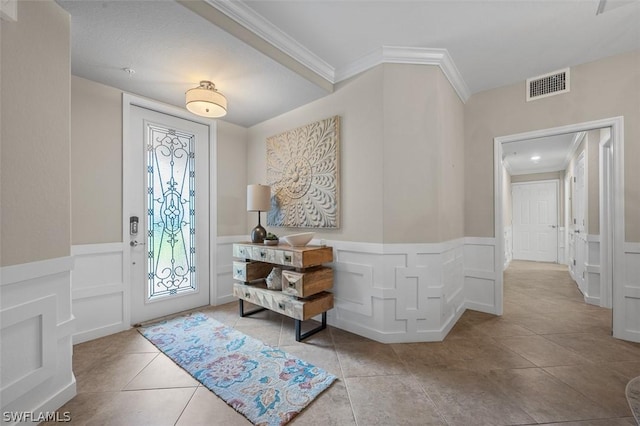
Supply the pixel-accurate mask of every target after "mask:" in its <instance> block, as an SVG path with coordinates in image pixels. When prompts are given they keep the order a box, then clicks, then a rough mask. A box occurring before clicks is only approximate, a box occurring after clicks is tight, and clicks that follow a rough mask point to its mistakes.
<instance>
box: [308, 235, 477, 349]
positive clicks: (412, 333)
mask: <svg viewBox="0 0 640 426" xmlns="http://www.w3.org/2000/svg"><path fill="white" fill-rule="evenodd" d="M314 243H317V241H314ZM327 245H330V246H332V247H333V248H334V262H333V264H332V267H333V269H334V285H333V293H334V297H335V308H334V309H333V310H331V311H329V312H328V322H329V324H331V325H333V326H335V327H337V328H341V329H343V330H347V331H351V332H353V333H356V334H359V335H361V336H365V337H368V338H370V339H373V340H376V341H378V342H382V343H399V342H419V341H441V340H443V339H444V337H445V336H446V335H447V333H448V332H449V330H451V328H452V327H453V325H454V324H455V322H456V321H457V320H458V318H460V316H461V315H462V313H463V312H464V309H465V299H464V280H463V264H464V262H463V258H462V257H463V253H464V249H463V245H464V240H463V239H459V240H453V241H448V242H444V243H436V244H370V243H354V242H342V241H327Z"/></svg>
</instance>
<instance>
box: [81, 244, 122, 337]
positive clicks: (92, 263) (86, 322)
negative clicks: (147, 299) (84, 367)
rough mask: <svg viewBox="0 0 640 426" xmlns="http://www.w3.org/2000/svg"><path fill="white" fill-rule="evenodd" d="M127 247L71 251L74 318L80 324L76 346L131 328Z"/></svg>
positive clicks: (84, 247)
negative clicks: (124, 275) (126, 261)
mask: <svg viewBox="0 0 640 426" xmlns="http://www.w3.org/2000/svg"><path fill="white" fill-rule="evenodd" d="M123 250H124V245H123V243H120V242H118V243H104V244H83V245H75V246H72V247H71V254H72V255H73V256H74V257H75V268H74V270H73V272H72V273H71V288H72V300H73V314H74V315H75V317H76V318H77V320H78V325H77V328H76V333H75V334H74V335H73V343H74V344H77V343H81V342H85V341H87V340H92V339H96V338H98V337H102V336H107V335H109V334H113V333H117V332H119V331H123V330H127V329H128V328H129V323H130V321H129V318H130V314H129V303H130V301H129V291H128V288H127V287H126V285H125V284H124V283H125V280H124V277H123V266H124V265H123V255H124V253H123Z"/></svg>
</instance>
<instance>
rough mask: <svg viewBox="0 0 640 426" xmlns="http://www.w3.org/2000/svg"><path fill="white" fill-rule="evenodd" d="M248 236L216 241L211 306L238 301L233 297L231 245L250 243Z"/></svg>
mask: <svg viewBox="0 0 640 426" xmlns="http://www.w3.org/2000/svg"><path fill="white" fill-rule="evenodd" d="M250 240H251V239H250V238H249V236H248V235H230V236H224V237H218V238H217V239H216V253H215V255H216V256H217V262H216V264H217V271H215V272H216V273H215V276H216V283H215V285H214V286H212V287H211V293H210V295H211V296H210V299H211V304H212V305H216V306H217V305H223V304H225V303H229V302H234V301H236V300H238V298H237V297H234V296H233V270H232V268H233V243H241V242H243V241H250Z"/></svg>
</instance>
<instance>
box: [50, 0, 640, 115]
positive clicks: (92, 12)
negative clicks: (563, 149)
mask: <svg viewBox="0 0 640 426" xmlns="http://www.w3.org/2000/svg"><path fill="white" fill-rule="evenodd" d="M57 1H58V3H59V4H61V5H62V7H64V8H65V9H66V10H67V11H68V12H69V13H70V14H71V16H72V73H73V74H74V75H77V76H80V77H84V78H87V79H90V80H94V81H98V82H101V83H104V84H107V85H110V86H113V87H117V88H120V89H122V90H125V91H127V92H131V93H136V94H139V95H142V96H146V97H149V98H153V99H157V100H160V101H163V102H166V103H169V104H173V105H177V106H184V92H185V91H186V90H187V89H189V88H191V87H195V86H197V84H198V82H199V81H200V80H201V79H207V80H212V81H213V82H214V83H215V84H216V86H217V88H218V89H219V90H220V91H221V92H222V93H224V94H225V96H227V98H228V100H229V114H228V115H227V116H226V117H225V118H224V119H225V120H226V121H230V122H233V123H236V124H240V125H243V126H251V125H253V124H256V123H259V122H261V121H264V120H266V119H268V118H271V117H274V116H277V115H279V114H282V113H284V112H286V111H289V110H291V109H294V108H296V107H297V106H301V105H304V104H306V103H308V102H311V101H313V100H315V99H318V98H320V97H322V96H325V95H326V94H327V93H328V91H327V90H326V89H327V87H330V86H331V85H332V84H333V83H335V82H337V81H338V80H339V79H340V78H341V76H344V75H347V73H346V71H345V70H348V69H350V68H353V66H354V64H356V63H358V61H361V60H362V58H363V57H367V55H370V54H371V53H372V52H375V51H376V50H379V49H381V47H382V46H400V47H419V48H441V49H446V50H447V51H448V53H449V55H450V57H451V59H452V60H453V63H454V64H455V67H457V70H458V71H459V77H460V79H461V81H462V85H465V84H466V87H468V89H469V92H470V93H476V92H479V91H482V90H487V89H491V88H494V87H499V86H502V85H506V84H511V83H515V82H519V81H524V80H525V79H526V78H528V77H533V76H536V75H539V74H543V73H546V72H549V71H553V70H556V69H560V68H564V67H567V66H572V65H576V64H580V63H584V62H589V61H592V60H596V59H599V58H603V57H606V56H611V55H614V54H618V53H622V52H626V51H631V50H636V49H640V25H639V23H640V1H637V0H636V1H631V2H629V0H620V1H621V3H619V5H621V7H607V8H605V12H604V13H602V14H599V15H597V16H596V11H597V9H598V5H599V1H598V0H581V1H577V0H567V1H562V0H556V1H545V0H512V1H499V0H468V1H457V0H442V1H436V0H423V1H419V0H414V1H376V0H373V1H369V0H359V1H356V0H353V1H313V0H298V1H291V0H287V1H245V2H240V1H233V2H230V1H222V0H206V2H203V1H202V0H196V1H191V2H188V7H189V8H187V7H184V6H182V5H181V4H179V3H176V2H173V1H73V0H57ZM607 1H608V3H607V4H608V5H609V6H611V5H614V6H615V5H616V1H617V0H607ZM185 3H187V2H185ZM193 5H195V6H193ZM201 6H203V7H204V8H207V9H208V8H211V9H212V10H213V9H215V11H216V13H218V14H220V11H223V12H224V13H225V14H227V15H231V17H232V18H233V19H234V20H235V21H239V22H242V23H243V25H245V26H249V27H251V28H250V29H251V30H252V31H254V32H256V31H260V34H259V36H260V37H262V38H266V39H267V40H268V41H270V42H271V43H272V44H276V45H278V47H279V48H280V49H281V50H284V51H285V52H287V53H288V54H289V56H290V57H293V58H294V59H295V60H297V61H298V62H300V63H302V64H304V65H306V68H305V70H303V72H300V68H301V66H300V63H297V65H296V66H297V68H298V71H299V72H294V71H292V68H296V66H292V65H291V62H292V61H291V58H290V57H289V58H288V60H284V61H283V60H282V59H281V58H280V59H279V58H278V55H274V54H273V52H271V53H270V52H269V49H265V48H264V47H261V46H260V43H256V42H255V40H254V41H253V42H251V40H250V38H247V37H243V40H245V41H248V42H249V44H251V45H249V44H245V42H243V41H240V40H239V39H238V38H236V37H234V36H232V35H231V34H230V33H228V32H226V31H225V30H223V29H221V28H219V27H218V26H216V25H214V24H212V23H211V22H210V21H211V19H209V18H208V19H205V18H204V17H203V16H205V15H207V13H205V12H206V10H204V9H202V8H201V9H200V11H199V12H198V13H195V12H193V11H192V10H190V9H193V8H194V7H201ZM203 10H204V12H203ZM247 23H249V24H250V25H249V24H247ZM265 28H266V31H261V29H265ZM225 29H226V30H229V31H231V32H232V33H234V34H235V35H236V36H237V35H238V34H239V33H238V31H235V32H234V31H233V29H230V27H229V26H228V25H227V26H226V27H225ZM245 31H246V30H245ZM253 37H254V39H257V37H256V36H255V35H253ZM263 44H264V43H263ZM291 46H293V47H294V48H293V49H289V47H291ZM271 50H273V49H271ZM263 52H264V53H263ZM280 56H283V55H280ZM285 56H286V55H285ZM273 58H275V60H274V59H273ZM125 67H131V68H133V69H135V71H136V73H135V74H133V75H131V76H130V75H128V74H127V73H125V72H123V71H122V68H125ZM455 67H454V68H455ZM303 68H304V67H303ZM309 69H311V70H312V72H311V74H313V73H314V72H315V75H316V77H317V76H318V75H320V76H322V77H321V78H324V79H325V80H326V81H325V83H327V84H328V86H327V84H318V79H317V78H316V79H315V80H314V79H313V78H309V72H308V70H309ZM305 71H306V72H305ZM523 96H524V90H523Z"/></svg>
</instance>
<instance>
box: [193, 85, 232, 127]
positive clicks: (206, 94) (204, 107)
mask: <svg viewBox="0 0 640 426" xmlns="http://www.w3.org/2000/svg"><path fill="white" fill-rule="evenodd" d="M185 96H186V106H187V109H188V110H189V111H191V112H192V113H194V114H196V115H200V116H202V117H210V118H216V117H222V116H224V115H226V114H227V98H225V97H224V95H223V94H222V93H220V92H218V91H217V90H216V86H215V84H213V83H212V82H210V81H206V80H203V81H201V82H200V86H198V87H196V88H193V89H189V90H187V92H186V94H185Z"/></svg>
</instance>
